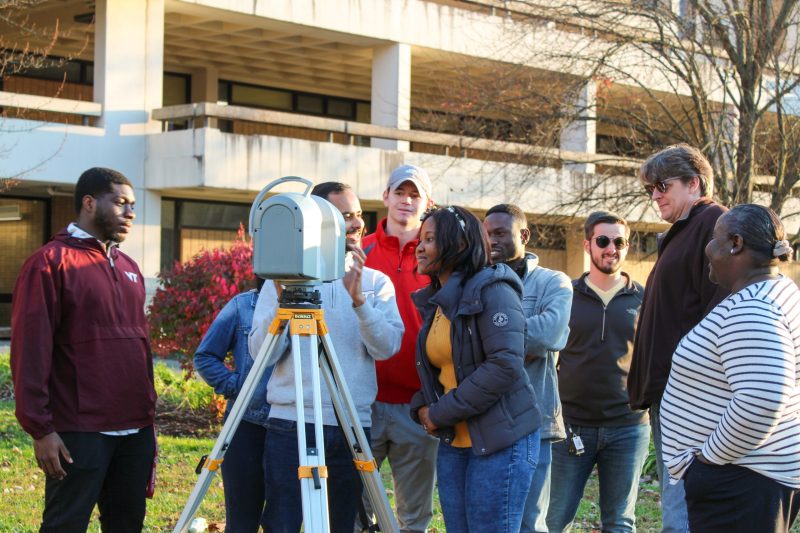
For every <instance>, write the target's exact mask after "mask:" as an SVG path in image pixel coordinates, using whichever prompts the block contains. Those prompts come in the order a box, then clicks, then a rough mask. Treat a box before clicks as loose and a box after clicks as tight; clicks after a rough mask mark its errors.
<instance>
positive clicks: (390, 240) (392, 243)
mask: <svg viewBox="0 0 800 533" xmlns="http://www.w3.org/2000/svg"><path fill="white" fill-rule="evenodd" d="M386 223H387V219H386V218H385V217H384V218H383V219H382V220H381V221H380V222H378V227H377V228H376V229H375V240H376V241H378V242H379V243H380V244H381V247H383V248H389V249H392V250H399V249H400V239H398V238H397V237H395V236H394V235H389V234H388V233H386ZM417 244H419V239H412V240H410V241H408V242H407V243H406V245H405V246H404V247H403V248H404V251H405V250H408V249H409V247H410V249H411V251H412V253H413V251H414V249H415V248H416V247H417Z"/></svg>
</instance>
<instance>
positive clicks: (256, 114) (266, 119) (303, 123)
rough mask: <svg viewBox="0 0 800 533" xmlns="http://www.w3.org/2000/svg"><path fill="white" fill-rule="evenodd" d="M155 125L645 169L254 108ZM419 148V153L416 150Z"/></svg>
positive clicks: (192, 111) (183, 112) (191, 113)
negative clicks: (287, 131)
mask: <svg viewBox="0 0 800 533" xmlns="http://www.w3.org/2000/svg"><path fill="white" fill-rule="evenodd" d="M152 118H153V119H154V120H158V121H161V122H162V123H163V128H164V130H165V131H166V130H168V129H170V128H171V126H172V125H173V124H186V123H188V124H189V126H190V127H196V126H198V125H199V126H200V127H214V123H215V122H216V121H220V120H223V121H232V122H247V123H254V124H261V125H269V126H278V127H284V128H291V129H297V130H304V131H312V132H315V133H318V134H321V135H317V136H315V140H323V141H327V142H340V143H343V144H359V142H358V140H359V139H360V138H364V137H368V138H373V139H374V138H377V139H388V140H395V141H407V142H409V143H411V151H420V152H431V147H435V148H439V149H440V152H439V153H442V154H444V155H450V156H455V157H470V158H474V159H489V160H504V161H508V160H519V161H523V160H528V161H532V160H547V161H551V162H560V163H561V164H587V163H590V164H595V165H602V166H604V167H613V168H617V169H620V170H623V169H624V170H625V171H626V172H625V173H630V169H637V168H639V166H640V165H641V164H642V161H641V160H639V159H634V158H629V157H621V156H616V155H609V154H591V153H584V152H571V151H567V150H560V149H558V148H551V147H544V146H533V145H529V144H523V143H516V142H505V141H496V140H491V139H480V138H475V137H466V136H461V135H453V134H448V133H436V132H429V131H420V130H402V129H397V128H389V127H385V126H376V125H374V124H364V123H362V122H352V121H347V120H337V119H332V118H322V117H312V116H307V115H297V114H292V113H285V112H282V111H268V110H264V109H255V108H250V107H241V106H232V105H222V104H215V103H211V102H201V103H196V104H184V105H178V106H170V107H165V108H162V109H155V110H153V112H152ZM415 147H416V148H415Z"/></svg>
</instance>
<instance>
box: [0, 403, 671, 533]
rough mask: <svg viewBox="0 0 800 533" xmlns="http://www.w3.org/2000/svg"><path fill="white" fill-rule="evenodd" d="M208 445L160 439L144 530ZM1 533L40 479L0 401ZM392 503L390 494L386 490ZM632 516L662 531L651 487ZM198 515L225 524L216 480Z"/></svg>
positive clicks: (22, 513)
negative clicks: (152, 495) (153, 484)
mask: <svg viewBox="0 0 800 533" xmlns="http://www.w3.org/2000/svg"><path fill="white" fill-rule="evenodd" d="M212 445H213V440H212V439H208V438H190V437H169V436H160V437H159V446H160V456H159V461H160V462H159V465H158V486H157V489H156V495H155V497H154V498H153V499H152V500H151V501H149V502H148V505H147V519H146V521H145V531H171V530H172V528H173V527H174V525H175V522H176V521H177V519H178V517H179V516H180V513H181V510H182V509H183V506H184V504H185V503H186V499H187V498H188V496H189V493H190V492H191V490H192V488H193V486H194V482H195V480H196V476H195V474H194V467H195V465H196V464H197V461H198V459H199V457H200V456H202V455H203V454H205V453H208V452H209V451H210V450H211V447H212ZM383 475H384V482H385V484H386V485H387V487H391V481H390V476H389V473H388V469H387V468H384V472H383ZM0 493H1V494H2V495H1V496H0V501H2V502H3V504H2V512H0V531H3V532H29V531H36V530H37V529H38V526H39V520H40V518H41V510H42V502H43V494H44V476H43V474H42V473H41V471H40V470H39V469H38V467H37V466H36V462H35V461H34V458H33V447H32V446H31V441H30V438H29V437H28V435H27V434H25V433H24V432H23V431H22V430H21V429H20V427H19V425H18V424H17V422H16V419H15V418H14V404H13V402H10V401H2V402H0ZM389 496H390V499H391V496H392V492H391V490H390V491H389ZM597 501H598V499H597V481H596V478H594V477H593V478H592V479H591V480H590V482H589V485H588V486H587V489H586V497H585V498H584V501H583V502H582V503H581V507H580V509H579V511H578V518H577V519H576V527H575V530H577V531H592V530H593V529H595V528H597V527H598V526H599V523H600V512H599V507H598V505H597ZM434 504H435V510H434V520H433V522H432V523H431V531H436V532H443V531H444V522H443V520H442V515H441V510H440V509H439V505H438V499H437V500H436V501H435V502H434ZM636 514H637V516H638V526H639V530H640V531H657V530H659V529H660V526H661V517H660V512H659V510H658V489H657V486H656V485H655V484H653V483H647V482H643V483H642V486H641V489H640V498H639V503H638V504H637V508H636ZM198 516H202V517H204V518H205V519H206V520H208V522H209V523H217V524H219V525H220V526H222V525H223V523H224V521H225V510H224V503H223V496H222V481H221V478H219V477H217V478H215V481H214V484H213V486H212V487H211V489H209V492H208V494H207V495H206V497H205V499H204V500H203V505H202V506H201V508H200V511H199V512H198ZM89 531H100V527H99V523H98V521H97V517H96V516H95V517H94V518H93V519H92V522H91V525H90V527H89Z"/></svg>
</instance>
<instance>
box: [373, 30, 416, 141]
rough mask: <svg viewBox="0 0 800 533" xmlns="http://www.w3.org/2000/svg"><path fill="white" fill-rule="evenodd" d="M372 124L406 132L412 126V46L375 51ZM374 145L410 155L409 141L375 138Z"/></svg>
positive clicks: (380, 48) (383, 48) (393, 46)
mask: <svg viewBox="0 0 800 533" xmlns="http://www.w3.org/2000/svg"><path fill="white" fill-rule="evenodd" d="M372 123H373V124H376V125H378V126H389V127H391V128H399V129H403V130H407V129H409V127H410V124H411V47H410V46H409V45H407V44H402V43H395V44H391V45H388V46H383V47H379V48H374V49H373V55H372ZM372 146H374V147H376V148H383V149H385V150H399V151H403V152H407V151H408V149H409V146H408V142H407V141H395V140H389V139H372Z"/></svg>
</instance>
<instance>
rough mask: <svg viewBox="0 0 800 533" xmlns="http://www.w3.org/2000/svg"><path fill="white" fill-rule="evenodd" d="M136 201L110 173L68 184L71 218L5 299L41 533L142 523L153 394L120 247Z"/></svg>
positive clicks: (139, 307)
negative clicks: (40, 499)
mask: <svg viewBox="0 0 800 533" xmlns="http://www.w3.org/2000/svg"><path fill="white" fill-rule="evenodd" d="M134 202H135V198H134V195H133V187H132V186H131V183H130V181H128V179H127V178H126V177H125V176H123V175H122V174H120V173H119V172H116V171H114V170H110V169H105V168H91V169H89V170H87V171H86V172H84V173H83V174H82V175H81V177H80V179H79V180H78V183H77V185H76V188H75V210H76V213H77V216H78V218H77V221H76V222H74V223H72V224H70V225H69V227H67V228H66V229H64V230H62V231H61V232H60V233H59V234H58V235H56V236H55V237H54V238H53V239H52V240H51V241H50V242H48V243H47V244H45V245H44V246H43V247H41V248H40V249H38V250H37V251H36V252H34V253H33V255H31V256H30V257H29V258H28V259H27V261H26V262H25V264H24V265H23V267H22V271H21V272H20V274H19V278H18V279H17V283H16V286H15V288H14V294H13V299H12V315H11V327H12V333H11V372H12V377H13V380H14V393H15V395H16V415H17V420H18V421H19V423H20V425H21V426H22V427H23V429H24V430H25V431H26V432H27V433H29V434H30V435H31V437H32V438H33V448H34V454H35V456H36V461H37V463H38V465H39V467H40V468H41V469H42V470H43V471H44V473H45V474H46V475H47V480H46V484H45V507H44V513H43V518H42V526H41V531H85V530H86V528H87V526H88V523H89V518H90V516H91V513H92V509H93V508H94V506H95V504H98V505H99V509H100V522H101V524H102V528H103V530H104V531H124V532H127V531H141V529H142V525H143V522H144V515H145V494H146V488H147V485H148V481H149V478H150V474H151V470H152V465H153V456H154V454H155V436H154V433H153V428H152V426H153V416H154V412H155V401H156V393H155V389H154V387H153V361H152V355H151V352H150V345H149V341H148V335H147V323H146V320H145V315H144V301H145V289H144V280H143V277H142V273H141V272H140V271H139V267H138V266H137V265H136V263H135V262H134V261H133V260H132V259H131V258H130V257H128V256H127V255H125V254H123V253H122V252H120V251H119V249H118V248H117V247H118V245H119V243H120V242H122V241H123V240H124V239H125V236H126V235H127V234H128V232H129V231H130V229H131V225H132V223H133V219H134V218H135V215H134V212H133V206H134Z"/></svg>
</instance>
